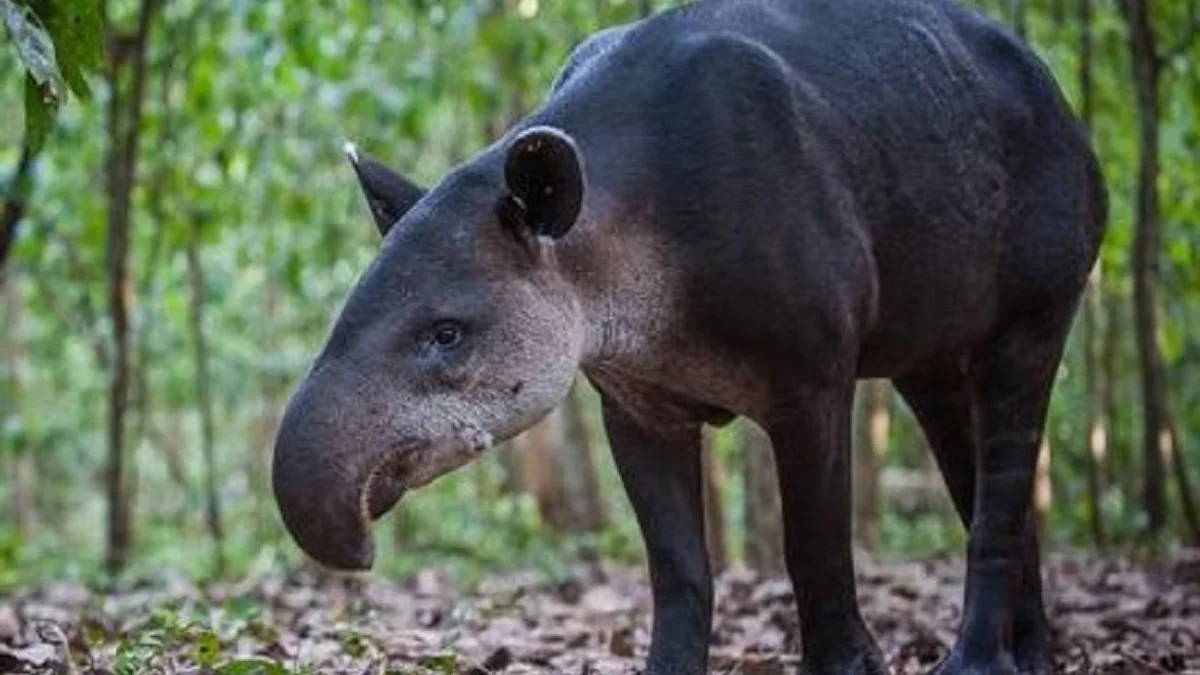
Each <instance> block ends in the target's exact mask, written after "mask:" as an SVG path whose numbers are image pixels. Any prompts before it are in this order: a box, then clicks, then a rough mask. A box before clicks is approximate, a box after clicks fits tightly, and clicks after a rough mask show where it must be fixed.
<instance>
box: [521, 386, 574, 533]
mask: <svg viewBox="0 0 1200 675" xmlns="http://www.w3.org/2000/svg"><path fill="white" fill-rule="evenodd" d="M561 415H562V408H561V407H560V408H558V409H556V410H555V411H554V412H552V413H550V415H549V416H547V417H546V418H544V419H542V420H541V421H540V422H538V423H537V424H535V425H533V426H532V427H530V428H529V429H527V430H526V431H525V432H523V433H522V434H520V435H519V436H517V437H516V438H514V439H513V441H514V445H515V446H516V448H517V453H516V454H517V459H518V461H519V462H520V466H521V483H522V484H523V485H524V487H525V489H526V490H528V491H529V493H530V494H531V495H533V498H534V501H535V502H536V503H537V507H538V515H539V516H540V517H541V520H542V522H543V523H545V524H546V526H547V527H549V528H550V529H552V530H559V531H561V530H565V529H567V526H568V523H569V517H568V515H567V505H566V498H565V495H564V489H563V485H562V471H561V467H560V465H559V458H558V456H557V454H558V453H557V452H556V449H555V445H556V443H557V438H556V436H557V433H556V429H555V427H556V426H557V425H558V423H559V418H560V417H561Z"/></svg>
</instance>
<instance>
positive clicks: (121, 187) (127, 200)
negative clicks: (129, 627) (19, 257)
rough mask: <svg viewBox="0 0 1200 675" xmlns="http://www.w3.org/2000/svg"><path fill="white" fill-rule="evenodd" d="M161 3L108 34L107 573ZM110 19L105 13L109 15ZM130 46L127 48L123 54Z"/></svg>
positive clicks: (121, 506)
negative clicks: (133, 243)
mask: <svg viewBox="0 0 1200 675" xmlns="http://www.w3.org/2000/svg"><path fill="white" fill-rule="evenodd" d="M156 5H157V3H156V2H154V0H142V3H141V6H140V8H139V11H138V19H137V30H136V32H135V34H134V35H133V37H132V39H131V40H130V41H129V42H128V46H124V45H126V40H125V39H122V38H121V37H117V36H110V38H111V39H110V40H109V43H110V44H111V45H116V46H115V47H114V49H115V51H114V53H113V54H111V55H110V64H109V70H108V82H109V89H110V92H109V95H110V97H109V105H108V136H109V146H108V149H107V157H106V162H105V163H106V172H107V175H108V185H107V191H108V232H107V237H106V243H105V247H106V257H107V276H108V311H109V319H110V322H111V324H112V343H113V349H112V355H113V361H112V364H111V373H110V377H109V388H108V415H107V434H106V435H107V444H108V471H107V481H106V482H107V487H108V528H107V529H108V541H107V550H106V552H105V567H106V568H107V570H108V572H109V574H112V575H116V574H118V573H120V572H121V571H122V570H123V569H124V567H125V564H126V562H127V559H128V555H129V548H130V546H131V544H132V528H131V522H130V521H131V514H130V511H129V494H128V492H127V490H126V486H125V483H126V478H127V476H126V469H125V460H126V457H125V412H126V407H127V404H128V397H129V301H130V298H129V240H130V235H129V229H130V217H131V215H132V214H131V206H132V201H133V188H134V185H135V183H136V180H137V158H138V138H139V136H140V132H141V121H142V103H143V100H144V90H145V82H146V62H147V57H146V51H147V39H148V37H149V34H150V23H151V18H152V15H153V13H154V11H155V8H156ZM106 20H107V18H106ZM125 49H129V50H130V51H129V53H128V54H126V53H124V50H125ZM126 68H128V69H129V70H130V79H131V82H130V84H129V91H127V92H124V91H123V87H122V82H121V80H122V75H123V73H124V71H125V70H126Z"/></svg>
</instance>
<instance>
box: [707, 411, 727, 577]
mask: <svg viewBox="0 0 1200 675" xmlns="http://www.w3.org/2000/svg"><path fill="white" fill-rule="evenodd" d="M713 440H714V439H713V429H712V428H711V427H707V426H706V427H705V428H704V442H703V445H702V447H701V455H700V461H701V463H702V465H703V466H702V468H703V476H704V543H705V545H706V547H707V548H708V561H709V565H710V566H711V567H712V571H713V573H718V572H721V571H722V570H724V569H725V568H726V567H727V566H728V565H729V546H728V543H727V537H726V535H725V508H724V505H725V498H724V495H725V473H724V472H723V471H722V470H721V459H720V458H719V457H717V453H716V447H715V445H714V443H713Z"/></svg>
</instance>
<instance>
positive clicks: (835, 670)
mask: <svg viewBox="0 0 1200 675" xmlns="http://www.w3.org/2000/svg"><path fill="white" fill-rule="evenodd" d="M801 672H802V673H804V675H889V672H888V667H887V664H885V663H884V661H883V655H882V654H880V653H879V651H878V650H877V649H870V650H865V651H862V652H859V653H858V654H855V655H854V656H852V657H851V658H849V659H847V660H845V661H841V662H837V663H822V664H820V665H819V666H818V665H817V664H809V663H805V664H804V667H803V669H802V670H801Z"/></svg>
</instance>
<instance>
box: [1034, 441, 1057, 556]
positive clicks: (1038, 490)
mask: <svg viewBox="0 0 1200 675" xmlns="http://www.w3.org/2000/svg"><path fill="white" fill-rule="evenodd" d="M1052 457H1053V452H1052V450H1051V446H1050V434H1049V433H1048V432H1045V431H1044V432H1043V433H1042V441H1041V444H1040V447H1039V448H1038V458H1037V465H1036V466H1035V468H1034V474H1033V515H1034V520H1035V524H1036V526H1037V536H1038V542H1039V546H1040V547H1041V549H1042V550H1043V551H1045V550H1046V549H1047V547H1048V546H1049V542H1050V508H1051V507H1052V506H1053V505H1054V483H1053V481H1052V479H1051V476H1050V461H1051V458H1052Z"/></svg>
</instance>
